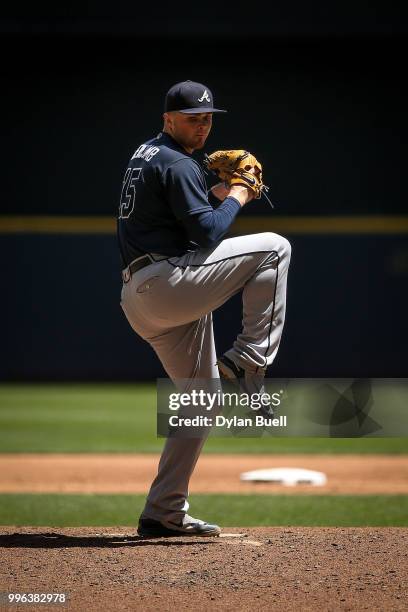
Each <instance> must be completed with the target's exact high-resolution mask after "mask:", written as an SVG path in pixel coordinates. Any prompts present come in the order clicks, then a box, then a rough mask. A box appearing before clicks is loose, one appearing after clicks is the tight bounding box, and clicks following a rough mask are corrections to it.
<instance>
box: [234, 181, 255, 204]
mask: <svg viewBox="0 0 408 612" xmlns="http://www.w3.org/2000/svg"><path fill="white" fill-rule="evenodd" d="M228 195H229V196H231V197H233V198H235V199H236V200H238V202H239V203H240V204H241V206H245V204H248V202H250V201H251V200H253V199H254V197H255V194H254V192H253V191H252V189H248V187H244V186H243V185H233V186H232V187H231V189H230V190H229V192H228Z"/></svg>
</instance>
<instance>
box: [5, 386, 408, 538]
mask: <svg viewBox="0 0 408 612" xmlns="http://www.w3.org/2000/svg"><path fill="white" fill-rule="evenodd" d="M163 443H164V440H163V439H158V438H157V437H156V386H155V385H154V384H139V385H138V384H133V385H130V384H61V385H56V384H53V385H51V384H49V385H29V384H26V385H15V384H4V385H0V453H1V452H3V453H5V452H7V453H21V452H39V453H50V452H66V453H76V452H85V453H94V452H108V453H122V452H130V453H157V452H160V451H161V448H162V446H163ZM203 452H204V453H214V452H217V453H268V454H272V453H360V454H365V453H408V438H353V439H330V438H282V437H281V438H272V437H270V436H267V437H264V438H212V439H209V440H208V441H207V442H206V445H205V447H204V451H203ZM146 493H147V491H146ZM144 500H145V496H144V495H49V494H1V495H0V524H1V525H16V526H17V525H32V526H56V527H63V526H81V525H83V526H86V525H90V526H91V525H98V526H114V525H124V526H125V525H129V526H132V527H135V526H136V523H137V518H138V516H139V513H140V511H141V509H142V507H143V504H144ZM190 503H191V513H192V514H193V516H194V515H195V516H199V517H203V518H205V519H206V520H210V521H214V522H218V523H219V524H221V525H225V526H230V527H233V526H237V527H248V526H261V525H288V526H290V525H305V526H307V525H316V526H318V525H322V526H323V525H325V526H360V525H366V526H381V525H390V526H391V525H392V526H403V525H408V496H405V495H382V496H375V495H361V496H351V495H350V496H347V495H337V496H331V495H293V494H291V495H195V496H193V498H190Z"/></svg>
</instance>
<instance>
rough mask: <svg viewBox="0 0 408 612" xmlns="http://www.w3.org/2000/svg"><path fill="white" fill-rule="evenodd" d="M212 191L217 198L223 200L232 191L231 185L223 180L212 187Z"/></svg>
mask: <svg viewBox="0 0 408 612" xmlns="http://www.w3.org/2000/svg"><path fill="white" fill-rule="evenodd" d="M211 192H212V194H213V195H215V197H216V198H218V199H219V200H221V202H222V201H223V200H225V198H226V197H227V196H228V194H229V192H230V187H229V185H228V183H226V182H225V181H222V182H221V183H217V184H216V185H214V186H213V187H211Z"/></svg>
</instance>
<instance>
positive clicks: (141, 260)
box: [122, 255, 169, 283]
mask: <svg viewBox="0 0 408 612" xmlns="http://www.w3.org/2000/svg"><path fill="white" fill-rule="evenodd" d="M157 257H158V259H157V260H156V259H153V257H152V256H151V255H143V256H142V257H138V258H137V259H135V260H134V261H132V262H131V263H130V264H129V265H128V267H127V268H125V269H124V270H122V279H123V282H124V283H128V282H129V281H130V279H131V278H132V274H134V273H135V272H137V271H138V270H141V269H142V268H145V267H146V266H150V264H153V263H155V262H156V261H161V260H162V259H168V257H169V256H168V255H157Z"/></svg>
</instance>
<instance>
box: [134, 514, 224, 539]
mask: <svg viewBox="0 0 408 612" xmlns="http://www.w3.org/2000/svg"><path fill="white" fill-rule="evenodd" d="M220 533H221V528H220V527H218V525H210V523H205V522H204V521H200V519H196V518H193V517H192V516H189V515H188V514H186V515H185V516H184V519H183V521H182V522H181V523H180V525H176V524H175V523H170V522H167V521H155V520H154V519H147V518H146V519H142V518H141V519H139V525H138V528H137V534H138V535H139V536H140V537H142V538H174V537H178V538H179V537H183V536H196V537H197V536H198V537H201V538H210V537H214V536H219V535H220Z"/></svg>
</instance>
